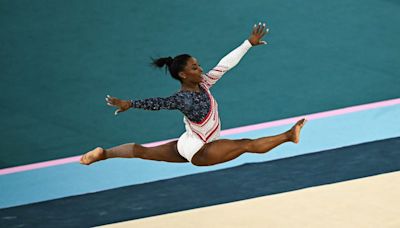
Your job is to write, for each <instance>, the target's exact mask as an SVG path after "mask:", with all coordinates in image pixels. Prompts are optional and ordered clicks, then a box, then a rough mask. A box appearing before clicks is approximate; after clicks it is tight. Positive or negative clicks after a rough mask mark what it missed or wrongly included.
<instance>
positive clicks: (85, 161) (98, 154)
mask: <svg viewBox="0 0 400 228" xmlns="http://www.w3.org/2000/svg"><path fill="white" fill-rule="evenodd" d="M105 158H106V156H105V153H104V149H103V148H101V147H97V148H96V149H94V150H91V151H89V152H87V153H86V154H84V155H83V156H82V157H81V160H80V163H81V164H82V165H90V164H92V163H93V162H97V161H100V160H104V159H105Z"/></svg>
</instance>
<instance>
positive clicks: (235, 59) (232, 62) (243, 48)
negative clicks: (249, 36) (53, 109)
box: [217, 40, 252, 70]
mask: <svg viewBox="0 0 400 228" xmlns="http://www.w3.org/2000/svg"><path fill="white" fill-rule="evenodd" d="M251 47H252V45H251V44H250V42H249V41H248V40H245V41H244V42H243V43H242V44H241V45H240V46H239V47H237V48H236V49H234V50H233V51H231V52H229V54H227V55H226V56H225V57H224V58H222V59H221V61H219V63H218V64H217V66H223V67H226V68H228V69H227V70H230V69H232V68H233V67H235V66H236V65H237V64H238V63H239V62H240V60H241V59H242V58H243V56H244V55H245V54H246V53H247V51H248V50H249V49H250V48H251Z"/></svg>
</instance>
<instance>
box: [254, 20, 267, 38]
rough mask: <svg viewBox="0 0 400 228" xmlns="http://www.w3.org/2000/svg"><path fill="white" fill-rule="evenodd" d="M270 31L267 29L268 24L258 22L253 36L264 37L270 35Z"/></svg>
mask: <svg viewBox="0 0 400 228" xmlns="http://www.w3.org/2000/svg"><path fill="white" fill-rule="evenodd" d="M268 31H269V29H268V28H267V24H266V23H265V22H264V23H261V22H258V24H254V26H253V31H252V34H253V35H257V36H260V37H263V36H264V35H265V34H266V33H268Z"/></svg>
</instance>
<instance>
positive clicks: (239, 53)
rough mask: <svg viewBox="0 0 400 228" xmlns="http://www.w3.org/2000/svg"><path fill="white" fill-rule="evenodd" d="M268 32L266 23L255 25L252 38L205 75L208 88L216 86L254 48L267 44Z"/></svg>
mask: <svg viewBox="0 0 400 228" xmlns="http://www.w3.org/2000/svg"><path fill="white" fill-rule="evenodd" d="M268 30H269V29H268V28H267V27H266V24H265V23H264V24H261V22H260V23H259V24H258V25H257V24H255V25H254V26H253V30H252V32H251V34H250V37H249V38H248V39H247V40H245V41H244V42H243V43H242V44H241V45H240V46H239V47H237V48H235V49H234V50H233V51H231V52H229V54H227V55H226V56H225V57H223V58H222V59H221V60H220V61H219V63H218V64H217V66H216V67H214V68H213V69H212V70H210V71H209V72H208V73H207V74H205V77H204V82H205V84H206V85H207V86H208V87H211V86H212V85H213V84H215V83H216V82H217V81H218V79H220V78H221V77H222V75H223V74H225V73H226V72H227V71H228V70H230V69H232V68H233V67H235V66H236V65H237V64H238V63H239V61H240V60H241V59H242V58H243V56H244V55H245V54H246V53H247V51H248V50H249V49H250V48H251V47H252V46H257V45H262V44H267V42H265V41H263V40H262V38H263V36H264V35H265V34H267V33H268Z"/></svg>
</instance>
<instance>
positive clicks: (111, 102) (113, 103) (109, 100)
mask: <svg viewBox="0 0 400 228" xmlns="http://www.w3.org/2000/svg"><path fill="white" fill-rule="evenodd" d="M116 99H117V98H115V97H112V96H110V95H107V97H106V101H107V105H108V106H116Z"/></svg>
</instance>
